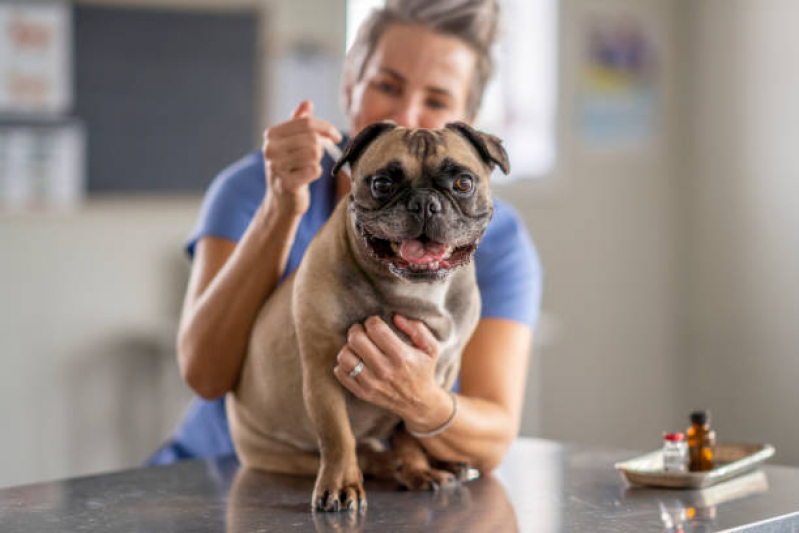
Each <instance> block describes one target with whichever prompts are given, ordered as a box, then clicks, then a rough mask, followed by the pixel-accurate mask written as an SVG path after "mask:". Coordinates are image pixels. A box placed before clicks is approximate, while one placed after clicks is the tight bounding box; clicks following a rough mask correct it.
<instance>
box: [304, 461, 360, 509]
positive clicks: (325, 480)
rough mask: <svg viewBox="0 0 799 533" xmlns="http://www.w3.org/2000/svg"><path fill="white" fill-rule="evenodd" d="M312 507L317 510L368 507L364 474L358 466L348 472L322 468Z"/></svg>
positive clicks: (317, 479) (315, 487)
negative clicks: (364, 487)
mask: <svg viewBox="0 0 799 533" xmlns="http://www.w3.org/2000/svg"><path fill="white" fill-rule="evenodd" d="M311 507H312V508H313V509H314V510H316V511H354V510H365V509H366V493H365V492H364V490H363V476H362V475H361V471H360V470H359V469H358V468H357V467H356V468H352V469H350V471H349V472H348V473H345V472H343V471H341V470H339V471H337V472H336V471H331V470H325V469H323V470H321V471H320V472H319V475H318V476H317V478H316V485H315V486H314V490H313V496H312V497H311Z"/></svg>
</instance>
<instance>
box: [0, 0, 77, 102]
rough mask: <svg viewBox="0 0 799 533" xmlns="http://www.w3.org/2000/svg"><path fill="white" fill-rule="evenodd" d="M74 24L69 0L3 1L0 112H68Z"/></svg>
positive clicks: (1, 15) (1, 16)
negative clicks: (45, 0)
mask: <svg viewBox="0 0 799 533" xmlns="http://www.w3.org/2000/svg"><path fill="white" fill-rule="evenodd" d="M71 24H72V16H71V7H70V5H69V4H68V3H67V2H31V1H12V2H0V117H2V116H14V117H20V116H21V117H28V116H34V117H35V116H40V115H44V116H51V115H60V114H64V113H66V112H68V111H69V109H70V107H71V105H72V79H71V78H72V77H71V61H72V36H71Z"/></svg>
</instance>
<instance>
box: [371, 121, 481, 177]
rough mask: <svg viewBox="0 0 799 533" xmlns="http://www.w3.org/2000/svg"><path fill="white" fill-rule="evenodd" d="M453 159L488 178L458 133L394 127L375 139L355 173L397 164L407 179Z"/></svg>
mask: <svg viewBox="0 0 799 533" xmlns="http://www.w3.org/2000/svg"><path fill="white" fill-rule="evenodd" d="M445 158H449V159H454V160H456V161H458V163H459V164H460V165H464V166H467V167H468V168H469V169H470V170H471V171H472V172H475V173H477V174H480V175H488V174H490V172H491V170H490V169H489V168H488V166H487V165H486V164H485V163H484V162H483V161H482V160H481V159H480V156H479V155H478V153H477V151H476V150H475V149H474V148H473V147H472V146H471V144H470V143H469V142H468V141H467V140H466V139H464V138H463V136H461V135H459V134H458V133H456V132H454V131H452V130H448V129H443V130H428V129H405V128H402V127H397V128H395V129H393V130H391V131H389V132H387V133H384V134H383V135H381V136H380V137H378V138H377V139H376V140H375V141H374V142H373V143H372V144H371V145H369V147H368V148H367V149H366V150H365V151H364V152H363V154H361V156H360V157H359V158H358V160H357V161H356V162H355V166H356V170H357V173H358V174H360V175H361V176H368V175H370V174H373V173H375V172H377V171H379V170H381V169H383V168H385V167H386V165H388V164H390V163H393V162H398V163H400V164H401V165H402V167H403V169H404V170H405V172H406V173H407V174H408V176H409V177H411V178H413V177H416V176H419V175H421V174H423V173H424V171H425V170H429V169H436V168H438V167H439V166H440V164H441V162H442V161H443V160H444V159H445Z"/></svg>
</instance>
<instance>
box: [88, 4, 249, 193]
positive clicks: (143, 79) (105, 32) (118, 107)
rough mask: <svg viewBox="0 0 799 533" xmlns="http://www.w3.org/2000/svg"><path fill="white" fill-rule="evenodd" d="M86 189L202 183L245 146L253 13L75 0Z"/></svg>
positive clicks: (199, 186) (181, 187)
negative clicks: (79, 3)
mask: <svg viewBox="0 0 799 533" xmlns="http://www.w3.org/2000/svg"><path fill="white" fill-rule="evenodd" d="M74 17H75V18H74V20H75V56H74V57H75V113H74V114H75V115H76V116H77V117H78V118H79V119H81V120H82V121H83V122H84V123H85V124H86V131H87V148H88V152H87V172H88V191H89V194H91V193H98V192H187V191H201V190H204V189H205V187H206V186H207V184H208V182H209V181H210V179H211V178H212V177H213V175H214V174H215V173H216V172H218V171H219V170H220V169H222V168H224V167H225V166H227V165H228V164H230V163H231V162H232V161H233V160H235V159H236V158H238V157H240V156H241V155H242V154H244V153H245V152H246V151H247V150H250V149H252V148H253V143H254V139H256V138H257V132H255V131H254V128H255V124H256V120H255V109H256V107H255V103H256V95H255V89H256V72H257V70H256V45H257V18H256V14H255V13H240V12H236V13H224V12H222V13H220V12H196V11H180V10H174V11H173V10H163V9H133V8H130V9H120V8H110V7H96V6H76V7H75V12H74Z"/></svg>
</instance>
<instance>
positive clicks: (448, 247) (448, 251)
mask: <svg viewBox="0 0 799 533" xmlns="http://www.w3.org/2000/svg"><path fill="white" fill-rule="evenodd" d="M450 255H452V246H447V249H446V251H445V252H444V257H443V258H444V259H449V256H450Z"/></svg>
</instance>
